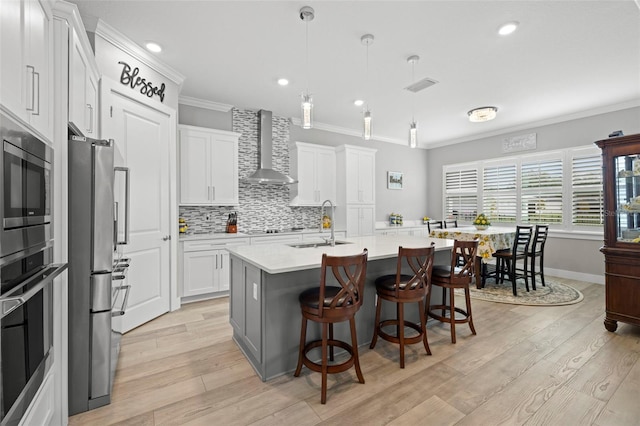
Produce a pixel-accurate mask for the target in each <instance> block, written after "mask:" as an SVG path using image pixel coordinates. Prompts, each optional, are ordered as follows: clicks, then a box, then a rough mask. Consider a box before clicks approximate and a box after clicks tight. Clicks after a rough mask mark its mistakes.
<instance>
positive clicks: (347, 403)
mask: <svg viewBox="0 0 640 426" xmlns="http://www.w3.org/2000/svg"><path fill="white" fill-rule="evenodd" d="M554 279H556V280H558V281H562V282H565V283H567V284H569V285H572V286H574V287H575V288H578V289H579V290H580V291H582V293H583V294H584V300H583V301H582V302H580V303H578V304H574V305H567V306H554V307H533V306H518V305H508V304H500V303H492V302H483V301H479V300H472V305H473V313H474V323H475V326H476V330H477V332H478V334H477V336H473V335H471V332H470V331H469V328H468V327H467V326H465V325H462V326H459V327H457V343H456V344H455V345H454V344H451V342H450V334H449V329H448V327H447V326H446V325H443V324H440V323H437V322H432V321H430V322H429V326H428V327H429V345H430V346H431V351H432V352H433V355H432V356H427V355H426V354H425V353H424V348H423V347H422V345H420V344H416V345H412V346H410V347H408V348H407V351H406V352H407V355H406V368H405V369H404V370H402V369H400V368H399V364H398V348H397V346H396V345H393V344H391V343H388V342H385V341H384V340H380V339H379V340H378V344H377V346H376V348H375V349H374V350H370V349H369V348H368V347H366V346H365V347H362V348H361V350H360V356H361V360H360V363H361V365H362V369H363V374H364V377H365V380H366V383H365V384H360V383H358V381H357V379H356V377H355V372H354V371H353V369H351V370H350V371H347V372H344V373H340V374H337V375H332V376H329V389H328V392H327V404H326V405H322V404H320V374H318V373H312V372H310V371H309V370H308V369H306V368H303V373H302V374H301V377H298V378H294V377H293V376H292V375H286V376H281V377H278V378H276V379H273V380H271V381H269V382H266V383H265V382H262V381H261V380H260V379H259V378H258V377H257V376H256V375H255V373H254V371H253V369H252V368H251V366H250V365H249V363H248V362H247V361H246V360H245V358H244V356H243V355H242V353H241V352H240V350H239V349H238V347H237V346H236V344H235V343H234V342H233V341H232V339H231V335H232V330H231V326H230V325H229V307H228V299H227V298H222V299H215V300H209V301H204V302H197V303H192V304H188V305H184V306H183V308H182V309H180V310H178V311H176V312H172V313H169V314H166V315H163V316H162V317H160V318H157V319H155V320H154V321H151V322H150V323H148V324H145V325H143V326H141V327H139V328H137V329H135V330H133V331H131V332H129V333H127V334H126V335H125V336H123V339H122V350H121V353H120V358H119V363H118V370H117V373H116V377H115V383H114V387H113V396H112V403H111V404H110V405H108V406H105V407H101V408H98V409H96V410H92V411H89V412H86V413H82V414H79V415H76V416H73V417H71V418H70V419H69V424H70V425H110V424H115V425H178V424H180V425H182V424H188V425H279V426H281V425H316V424H323V425H325V424H326V425H331V424H335V425H343V424H355V425H385V424H390V425H415V424H425V425H453V424H456V425H474V426H475V425H516V424H517V425H563V426H565V425H598V426H605V425H615V426H623V425H638V424H640V403H639V402H638V401H639V400H638V395H640V361H638V359H639V358H640V327H634V326H631V325H627V324H623V323H619V326H618V331H617V332H616V333H609V332H608V331H606V330H605V328H604V326H603V319H604V286H602V285H599V284H591V283H584V282H578V281H572V280H562V279H559V278H554ZM639 303H640V301H639ZM421 348H422V350H421Z"/></svg>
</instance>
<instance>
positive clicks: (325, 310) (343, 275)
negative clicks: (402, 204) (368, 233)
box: [293, 249, 368, 404]
mask: <svg viewBox="0 0 640 426" xmlns="http://www.w3.org/2000/svg"><path fill="white" fill-rule="evenodd" d="M367 256H368V251H367V249H364V251H363V252H362V253H361V254H356V255H352V256H328V255H327V254H326V253H323V254H322V264H321V267H320V287H314V288H310V289H308V290H305V291H303V292H302V293H300V297H299V298H298V299H299V301H300V309H301V312H302V327H301V330H300V347H299V350H298V365H297V367H296V371H295V373H294V374H293V375H294V376H295V377H298V376H299V375H300V371H301V370H302V365H303V364H304V365H305V366H306V367H307V368H309V369H310V370H311V371H316V372H319V373H322V385H321V393H320V403H322V404H325V403H326V402H327V374H334V373H341V372H343V371H346V370H348V369H349V368H351V367H352V366H355V369H356V375H357V376H358V381H359V382H360V383H364V377H363V376H362V370H361V369H360V360H359V357H358V338H357V337H356V322H355V315H356V312H358V310H359V309H360V307H361V306H362V300H363V296H364V283H365V278H366V274H367ZM328 284H332V285H328ZM336 284H337V285H336ZM307 320H311V321H314V322H317V323H320V324H322V338H321V339H320V340H313V341H311V342H309V343H306V338H307ZM343 321H349V327H350V329H351V343H347V342H343V341H340V340H336V339H334V338H333V324H334V323H338V322H343ZM335 346H337V347H339V348H342V349H344V350H345V351H347V352H348V353H349V355H350V357H349V358H348V359H347V360H346V361H343V362H341V363H339V364H335V363H332V364H331V365H329V362H330V361H331V362H333V361H334V357H333V348H334V347H335ZM318 347H319V348H321V360H320V362H314V361H312V360H311V359H310V358H309V357H308V356H307V353H308V352H309V351H310V350H312V349H314V348H318Z"/></svg>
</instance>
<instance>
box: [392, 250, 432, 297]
mask: <svg viewBox="0 0 640 426" xmlns="http://www.w3.org/2000/svg"><path fill="white" fill-rule="evenodd" d="M435 250H436V248H435V243H431V245H430V246H429V247H421V248H404V247H402V246H400V247H399V248H398V268H397V271H396V286H395V287H396V297H398V298H399V297H402V295H406V296H407V297H411V296H409V294H410V293H412V294H415V293H422V294H423V295H426V294H427V292H428V291H429V287H430V286H431V271H432V270H433V255H434V253H435ZM403 260H404V262H405V263H406V264H407V265H408V266H409V268H410V269H411V271H412V272H413V276H412V277H411V279H410V280H409V281H407V282H406V283H402V285H399V284H398V283H400V282H401V281H402V278H401V277H402V263H403Z"/></svg>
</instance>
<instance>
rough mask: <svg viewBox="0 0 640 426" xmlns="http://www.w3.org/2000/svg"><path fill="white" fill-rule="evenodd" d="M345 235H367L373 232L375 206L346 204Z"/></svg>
mask: <svg viewBox="0 0 640 426" xmlns="http://www.w3.org/2000/svg"><path fill="white" fill-rule="evenodd" d="M346 210H347V237H367V236H371V235H374V233H375V210H376V208H375V206H372V205H369V206H361V205H348V206H347V208H346Z"/></svg>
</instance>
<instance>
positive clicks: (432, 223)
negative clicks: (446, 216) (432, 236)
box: [427, 220, 443, 233]
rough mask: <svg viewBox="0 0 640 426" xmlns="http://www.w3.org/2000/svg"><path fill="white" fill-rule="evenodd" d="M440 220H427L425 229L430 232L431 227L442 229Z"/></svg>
mask: <svg viewBox="0 0 640 426" xmlns="http://www.w3.org/2000/svg"><path fill="white" fill-rule="evenodd" d="M442 228H443V226H442V221H441V220H433V221H429V222H427V229H428V230H429V233H431V230H432V229H442Z"/></svg>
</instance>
